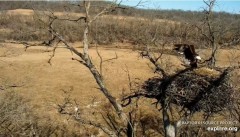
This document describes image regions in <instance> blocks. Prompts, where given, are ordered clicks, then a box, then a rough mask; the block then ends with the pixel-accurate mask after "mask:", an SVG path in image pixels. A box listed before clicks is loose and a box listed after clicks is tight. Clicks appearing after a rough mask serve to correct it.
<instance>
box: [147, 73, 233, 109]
mask: <svg viewBox="0 0 240 137" xmlns="http://www.w3.org/2000/svg"><path fill="white" fill-rule="evenodd" d="M201 72H202V71H201ZM214 72H217V71H214ZM214 72H212V73H209V74H208V73H205V75H202V73H199V71H193V70H184V71H181V72H179V73H177V74H175V75H173V76H170V77H167V78H164V79H161V78H151V79H149V80H148V81H146V82H145V84H144V85H143V87H142V89H143V91H144V92H145V93H147V94H148V95H151V96H155V97H156V98H157V99H158V100H159V101H161V100H164V99H168V101H169V103H174V104H176V105H179V106H182V107H183V108H187V109H188V110H190V111H191V112H196V111H204V112H205V113H217V112H219V111H222V110H224V109H226V108H227V107H228V106H230V104H231V102H232V100H233V93H234V88H233V87H232V85H231V84H230V76H229V72H230V71H229V70H228V69H226V70H224V71H222V72H219V73H215V74H214ZM210 74H211V75H210ZM212 74H214V75H212Z"/></svg>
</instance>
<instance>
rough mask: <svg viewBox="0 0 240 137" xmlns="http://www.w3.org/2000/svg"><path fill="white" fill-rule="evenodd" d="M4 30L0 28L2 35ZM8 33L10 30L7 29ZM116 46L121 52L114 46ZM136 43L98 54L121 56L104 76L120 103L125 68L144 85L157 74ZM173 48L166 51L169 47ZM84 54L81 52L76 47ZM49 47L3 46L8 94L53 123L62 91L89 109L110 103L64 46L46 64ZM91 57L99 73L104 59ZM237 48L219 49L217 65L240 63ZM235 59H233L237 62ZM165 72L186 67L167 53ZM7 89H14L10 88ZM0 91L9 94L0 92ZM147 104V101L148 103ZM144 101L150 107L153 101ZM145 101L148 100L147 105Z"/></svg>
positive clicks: (0, 74) (2, 75) (2, 80)
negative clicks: (19, 99)
mask: <svg viewBox="0 0 240 137" xmlns="http://www.w3.org/2000/svg"><path fill="white" fill-rule="evenodd" d="M19 12H21V14H23V15H31V14H32V12H31V11H29V10H17V12H16V11H9V12H8V14H18V13H19ZM2 31H5V30H2V29H1V30H0V32H2ZM6 31H11V30H7V29H6ZM73 45H74V47H82V42H75V43H73ZM116 47H118V48H116ZM131 47H132V45H131V44H128V43H115V44H112V45H110V46H106V47H104V46H102V47H99V52H100V54H101V56H102V57H103V59H104V60H107V59H111V58H114V57H115V53H116V54H117V56H118V58H117V59H114V60H110V61H107V62H104V63H103V75H104V80H105V83H106V85H107V87H108V88H109V89H110V91H111V93H112V94H113V95H114V96H116V97H118V98H119V99H120V97H121V95H122V94H123V93H128V92H129V80H128V74H127V72H126V69H128V71H129V74H130V77H131V79H132V80H136V81H139V82H140V83H143V82H144V81H146V80H147V79H149V78H151V77H153V76H157V74H154V73H153V72H154V69H153V68H154V67H153V66H152V64H151V63H150V62H149V61H148V60H147V59H144V58H142V57H140V55H139V53H138V51H137V50H135V51H134V50H131ZM171 48H172V47H171V45H169V47H168V49H171ZM77 49H78V50H80V51H81V50H82V48H77ZM49 51H51V48H49V49H47V48H45V47H31V48H29V49H27V50H26V51H24V46H23V45H21V44H13V43H11V42H2V43H0V69H1V71H0V84H1V85H2V87H3V88H5V89H6V90H9V91H15V92H17V93H18V94H19V95H21V96H23V97H24V98H25V99H26V100H29V103H30V104H29V105H31V106H33V107H34V108H33V109H34V111H35V113H36V115H38V116H39V117H50V119H51V120H53V121H58V122H60V123H61V122H64V123H65V124H66V117H62V115H60V114H59V113H58V111H57V104H59V103H60V102H61V101H62V99H63V96H64V92H63V90H66V91H70V90H71V91H70V92H69V94H70V96H71V97H72V98H74V99H76V101H77V102H78V103H79V104H80V106H81V107H82V108H86V107H87V106H88V105H90V104H92V102H93V101H94V102H101V103H102V102H103V103H104V102H106V99H105V98H104V96H103V95H102V93H101V92H100V91H99V89H98V85H97V84H96V82H95V80H94V78H93V76H92V75H91V73H90V72H89V70H88V69H87V68H85V66H83V65H82V64H80V63H79V62H77V61H74V60H72V59H71V58H77V57H76V56H74V55H72V53H71V52H70V51H69V50H67V49H65V48H58V49H57V50H56V54H55V56H54V57H53V59H52V61H51V64H49V63H48V60H49V58H50V56H51V54H52V52H49ZM89 51H90V56H91V58H92V60H93V62H94V64H95V65H96V67H97V68H98V69H99V63H100V59H99V57H98V55H97V52H96V49H95V47H92V48H90V50H89ZM197 51H198V53H199V54H200V55H201V56H202V57H203V58H206V57H207V56H208V55H209V54H210V50H209V49H197ZM239 55H240V50H239V49H220V50H219V52H218V55H217V58H218V60H217V66H222V67H227V66H229V65H230V63H233V64H236V62H238V61H240V57H239ZM234 58H235V60H234ZM161 61H162V62H161V64H162V65H163V68H164V69H166V70H167V72H168V73H174V72H175V71H176V70H179V69H183V68H184V67H183V66H182V65H181V60H180V59H179V57H178V56H177V55H169V54H164V55H163V57H162V59H161ZM239 77H240V71H239V70H236V71H235V72H234V75H233V79H234V83H235V84H238V83H239V82H240V81H239ZM9 86H13V87H11V88H9ZM0 92H5V91H1V90H0ZM146 100H147V99H146ZM147 101H148V103H145V104H146V105H148V106H149V107H150V108H153V109H154V107H155V106H154V105H151V103H152V101H151V100H147ZM143 102H144V101H143Z"/></svg>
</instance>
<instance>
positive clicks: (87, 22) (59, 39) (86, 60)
mask: <svg viewBox="0 0 240 137" xmlns="http://www.w3.org/2000/svg"><path fill="white" fill-rule="evenodd" d="M120 4H121V1H120V2H119V1H117V0H114V1H113V2H110V3H109V4H108V5H106V7H103V9H102V10H101V11H100V12H99V13H97V14H96V15H90V8H91V1H88V0H86V1H83V2H80V3H79V4H77V5H76V6H78V7H79V8H84V13H85V15H84V16H80V17H78V18H75V19H71V18H60V17H58V16H56V15H54V13H53V12H48V14H46V15H47V16H48V18H49V20H48V23H47V24H46V22H45V21H44V20H42V19H41V18H39V20H40V21H41V22H43V23H44V24H46V26H47V28H48V31H49V33H50V34H51V35H52V38H51V39H50V40H48V41H45V42H43V43H41V44H40V45H44V46H51V47H53V51H52V55H51V56H50V59H49V61H48V62H49V63H51V60H52V58H53V57H54V55H55V51H56V49H57V48H58V46H59V43H63V45H64V46H65V47H66V48H67V49H69V50H70V51H71V52H72V53H73V54H75V55H77V57H78V58H72V60H76V61H78V62H79V63H81V64H83V65H84V66H86V67H87V68H88V69H89V71H90V72H91V74H92V75H93V76H94V78H95V80H96V83H97V84H98V86H99V89H100V91H101V92H102V93H103V94H104V96H105V97H106V98H107V99H108V100H109V102H110V104H111V105H112V106H113V108H114V110H115V112H116V113H117V115H118V116H119V118H120V120H121V121H122V123H123V124H124V125H125V129H124V130H126V131H128V132H127V136H129V137H132V136H134V131H133V126H132V123H131V121H130V120H129V119H128V116H127V115H126V114H125V112H124V111H123V108H122V106H121V104H120V103H119V102H118V101H117V99H116V97H114V96H113V95H112V94H111V92H110V91H109V89H108V88H107V87H106V85H105V83H104V79H103V76H102V70H101V69H102V68H100V71H99V70H98V69H97V68H96V67H95V65H94V64H93V62H92V60H91V57H90V56H89V51H88V50H89V29H90V28H91V24H92V23H93V22H94V21H95V20H97V19H98V18H99V17H100V16H102V15H105V14H106V13H109V12H112V11H114V10H116V9H118V8H122V7H121V6H120ZM138 4H140V2H139V3H138ZM56 21H71V22H79V21H83V23H84V33H83V51H82V52H80V51H78V50H77V49H76V48H75V47H73V46H72V45H71V44H69V43H68V42H67V41H66V40H65V39H64V37H63V36H62V35H61V34H59V33H58V32H57V30H56V29H55V27H54V23H55V22H56ZM22 44H24V45H25V46H26V49H27V48H29V47H31V46H36V45H39V44H29V43H26V42H22ZM97 53H98V55H99V57H100V60H101V62H100V65H101V66H100V67H102V62H103V61H104V60H102V57H101V55H100V54H99V52H98V50H97ZM116 58H117V55H116ZM67 104H69V101H68V100H66V102H65V103H63V104H62V105H59V107H60V111H59V112H60V113H65V112H64V108H65V107H66V106H67ZM67 114H70V113H67ZM75 118H76V120H77V121H79V122H81V123H84V124H88V125H92V126H94V127H97V128H99V129H101V130H102V131H104V132H105V133H107V134H108V135H109V136H112V137H116V136H118V134H119V133H118V132H115V131H114V130H109V129H108V128H105V127H104V126H103V125H101V124H99V123H95V122H93V121H87V120H84V119H81V118H80V117H78V116H75Z"/></svg>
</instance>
